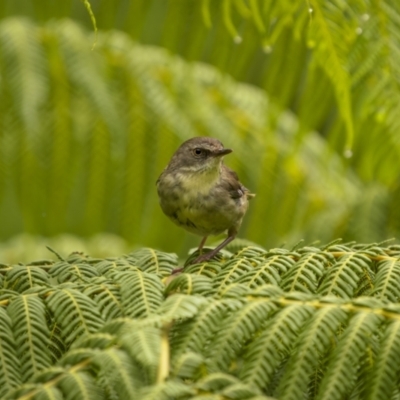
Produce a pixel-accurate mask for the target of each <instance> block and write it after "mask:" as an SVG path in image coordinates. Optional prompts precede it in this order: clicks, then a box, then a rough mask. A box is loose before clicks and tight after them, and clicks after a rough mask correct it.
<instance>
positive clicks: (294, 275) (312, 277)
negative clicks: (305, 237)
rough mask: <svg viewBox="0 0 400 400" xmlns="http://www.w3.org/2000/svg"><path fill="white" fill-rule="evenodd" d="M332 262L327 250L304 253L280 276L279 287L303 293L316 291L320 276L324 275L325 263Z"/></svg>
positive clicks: (286, 290)
mask: <svg viewBox="0 0 400 400" xmlns="http://www.w3.org/2000/svg"><path fill="white" fill-rule="evenodd" d="M333 262H334V258H333V257H332V256H331V255H330V254H329V253H328V252H326V253H324V252H321V253H319V252H309V253H305V254H303V255H302V256H301V258H300V259H299V260H297V261H296V264H295V265H294V266H293V267H292V268H290V269H289V270H288V271H287V272H286V273H285V274H284V275H283V276H282V281H281V282H280V287H281V288H282V289H283V290H284V291H285V292H292V291H295V290H296V291H299V292H305V293H316V291H317V287H318V284H319V281H320V278H321V277H322V276H323V275H324V272H325V268H326V264H327V263H333Z"/></svg>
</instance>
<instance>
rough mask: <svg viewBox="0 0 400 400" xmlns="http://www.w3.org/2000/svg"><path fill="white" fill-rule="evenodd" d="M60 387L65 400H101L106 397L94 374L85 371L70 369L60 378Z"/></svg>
mask: <svg viewBox="0 0 400 400" xmlns="http://www.w3.org/2000/svg"><path fill="white" fill-rule="evenodd" d="M58 387H59V389H60V391H61V392H62V394H63V398H64V399H65V400H73V399H82V400H97V399H99V400H101V399H103V398H104V397H103V393H102V390H101V388H100V387H99V386H98V385H96V382H95V381H94V379H93V378H92V376H91V375H90V374H89V373H87V372H84V371H73V370H72V369H70V370H69V371H68V374H65V376H63V377H62V378H61V379H60V381H59V383H58Z"/></svg>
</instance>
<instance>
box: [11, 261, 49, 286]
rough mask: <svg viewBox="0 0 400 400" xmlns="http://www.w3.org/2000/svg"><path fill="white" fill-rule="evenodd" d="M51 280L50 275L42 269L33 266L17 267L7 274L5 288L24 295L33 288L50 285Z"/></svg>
mask: <svg viewBox="0 0 400 400" xmlns="http://www.w3.org/2000/svg"><path fill="white" fill-rule="evenodd" d="M49 278H50V277H49V275H48V274H47V273H46V271H44V270H43V269H42V268H39V267H35V266H31V265H16V266H14V267H12V269H10V270H9V271H8V272H7V274H6V276H5V279H4V288H9V289H12V290H15V291H17V292H19V293H23V292H24V291H25V290H27V289H29V288H31V287H33V286H36V285H37V286H42V285H43V284H46V283H48V282H49Z"/></svg>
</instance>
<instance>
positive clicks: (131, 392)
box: [93, 348, 141, 399]
mask: <svg viewBox="0 0 400 400" xmlns="http://www.w3.org/2000/svg"><path fill="white" fill-rule="evenodd" d="M93 364H94V365H96V366H97V368H98V369H99V373H98V375H99V378H100V379H99V381H100V383H101V386H102V387H105V388H108V391H109V392H111V393H115V396H114V398H119V399H135V398H136V396H137V395H138V388H139V387H140V386H141V382H140V380H139V378H138V376H140V374H138V369H137V366H136V365H134V364H133V362H132V359H131V358H130V357H129V356H128V355H127V353H126V352H124V351H121V350H119V349H115V348H110V349H108V350H106V351H102V352H100V353H98V355H97V356H96V357H94V358H93Z"/></svg>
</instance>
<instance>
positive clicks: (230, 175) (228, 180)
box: [222, 165, 255, 199]
mask: <svg viewBox="0 0 400 400" xmlns="http://www.w3.org/2000/svg"><path fill="white" fill-rule="evenodd" d="M222 185H223V186H224V187H225V189H226V190H228V192H229V195H230V196H231V197H232V199H240V198H241V197H242V196H246V197H247V198H248V199H251V198H253V197H254V196H255V194H252V193H250V191H249V189H247V188H246V187H244V186H243V185H242V184H241V183H240V181H239V177H238V175H237V173H236V172H235V171H232V170H231V169H230V168H228V167H227V166H226V165H224V166H223V170H222Z"/></svg>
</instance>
